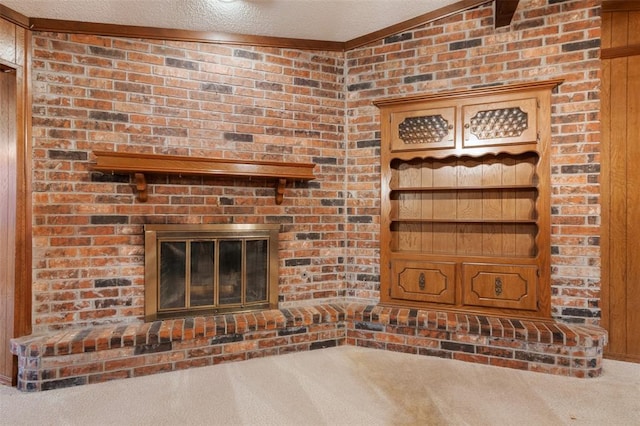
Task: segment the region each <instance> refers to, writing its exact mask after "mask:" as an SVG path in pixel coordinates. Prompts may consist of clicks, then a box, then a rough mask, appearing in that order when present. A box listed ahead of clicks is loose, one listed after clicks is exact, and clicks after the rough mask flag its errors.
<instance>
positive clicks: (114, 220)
mask: <svg viewBox="0 0 640 426" xmlns="http://www.w3.org/2000/svg"><path fill="white" fill-rule="evenodd" d="M127 223H129V216H102V215H101V216H91V224H92V225H124V224H127Z"/></svg>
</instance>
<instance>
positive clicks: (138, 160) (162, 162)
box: [91, 151, 315, 204]
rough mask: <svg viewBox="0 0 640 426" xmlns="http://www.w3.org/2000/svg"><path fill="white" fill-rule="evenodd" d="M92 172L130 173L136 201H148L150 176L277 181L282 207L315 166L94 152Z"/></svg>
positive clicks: (310, 177) (277, 193)
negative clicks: (289, 187) (288, 189)
mask: <svg viewBox="0 0 640 426" xmlns="http://www.w3.org/2000/svg"><path fill="white" fill-rule="evenodd" d="M93 154H94V155H95V157H96V162H95V163H94V164H93V165H92V166H91V170H95V171H99V172H105V173H131V174H133V175H134V177H135V181H136V190H137V192H138V193H137V198H138V200H139V201H147V195H148V194H147V180H146V177H145V175H147V174H171V175H181V176H217V177H245V178H248V179H253V178H256V179H267V180H275V181H276V204H281V203H282V199H283V197H284V188H285V186H286V184H287V181H295V180H302V181H308V180H312V179H314V178H315V177H314V175H313V168H314V167H315V164H313V163H283V162H276V161H254V160H229V159H222V158H202V157H184V156H176V155H158V154H138V153H127V152H106V151H94V153H93Z"/></svg>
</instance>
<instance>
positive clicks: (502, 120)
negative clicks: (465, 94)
mask: <svg viewBox="0 0 640 426" xmlns="http://www.w3.org/2000/svg"><path fill="white" fill-rule="evenodd" d="M537 105H538V101H537V99H536V98H535V97H529V98H524V99H512V100H507V101H501V102H491V103H479V104H470V105H463V106H462V120H463V122H464V130H463V137H462V143H463V146H464V147H467V148H468V147H476V146H490V145H509V144H522V143H531V142H536V140H537V138H538V137H537V132H538V124H537V116H538V114H537V112H538V107H537Z"/></svg>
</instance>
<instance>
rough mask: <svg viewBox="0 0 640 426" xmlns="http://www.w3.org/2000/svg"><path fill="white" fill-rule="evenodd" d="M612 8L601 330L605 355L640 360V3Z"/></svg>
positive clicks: (605, 86)
mask: <svg viewBox="0 0 640 426" xmlns="http://www.w3.org/2000/svg"><path fill="white" fill-rule="evenodd" d="M610 3H617V4H616V5H615V6H616V7H615V8H614V7H613V6H614V5H613V4H609V5H607V4H606V2H605V4H603V15H602V58H603V61H602V67H603V68H602V73H603V78H602V112H601V114H602V157H603V161H602V164H603V172H602V206H603V209H602V221H603V227H602V230H603V232H602V252H603V259H602V292H603V298H602V310H603V325H604V326H605V328H607V330H608V331H609V346H608V348H607V356H609V357H611V358H617V359H623V360H628V361H640V334H639V333H638V329H640V310H638V306H640V262H638V253H640V192H638V186H639V185H640V169H639V168H638V167H637V164H638V162H640V98H638V93H640V33H639V32H638V30H637V29H638V28H640V4H639V5H635V6H638V7H637V8H636V10H634V7H635V6H634V5H633V3H636V2H610ZM625 3H629V4H630V5H628V7H627V6H625Z"/></svg>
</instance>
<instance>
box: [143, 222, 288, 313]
mask: <svg viewBox="0 0 640 426" xmlns="http://www.w3.org/2000/svg"><path fill="white" fill-rule="evenodd" d="M278 231H279V225H255V224H224V225H191V224H185V225H145V320H146V321H154V320H156V319H164V318H179V317H186V316H193V315H204V314H211V313H222V312H239V311H247V310H255V309H274V308H276V307H277V302H278Z"/></svg>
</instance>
